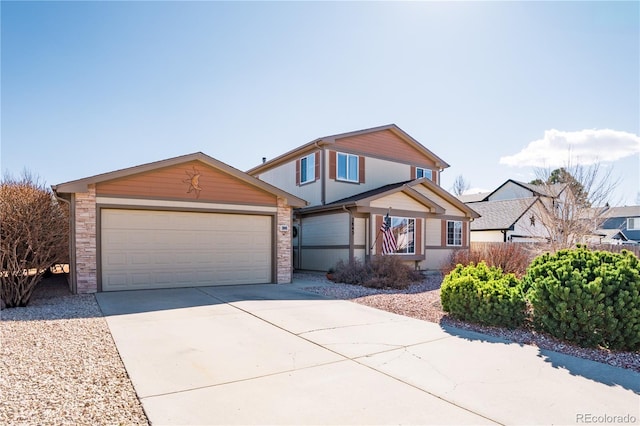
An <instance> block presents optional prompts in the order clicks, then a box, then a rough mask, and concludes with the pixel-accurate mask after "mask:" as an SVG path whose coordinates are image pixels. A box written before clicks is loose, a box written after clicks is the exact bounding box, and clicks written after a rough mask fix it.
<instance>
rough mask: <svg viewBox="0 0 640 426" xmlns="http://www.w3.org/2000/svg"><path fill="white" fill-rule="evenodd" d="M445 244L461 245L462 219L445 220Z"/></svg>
mask: <svg viewBox="0 0 640 426" xmlns="http://www.w3.org/2000/svg"><path fill="white" fill-rule="evenodd" d="M447 245H448V246H461V245H462V221H459V220H448V221H447Z"/></svg>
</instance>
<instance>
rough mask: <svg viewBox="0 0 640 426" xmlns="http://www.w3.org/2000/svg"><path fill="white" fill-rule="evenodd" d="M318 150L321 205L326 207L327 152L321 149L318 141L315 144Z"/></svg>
mask: <svg viewBox="0 0 640 426" xmlns="http://www.w3.org/2000/svg"><path fill="white" fill-rule="evenodd" d="M313 144H314V145H315V146H316V148H318V149H319V150H320V204H322V205H323V206H324V204H325V200H326V195H327V194H326V192H327V189H326V183H325V179H324V178H325V174H326V173H325V170H324V165H325V150H324V149H323V148H321V147H320V144H318V141H315V142H314V143H313Z"/></svg>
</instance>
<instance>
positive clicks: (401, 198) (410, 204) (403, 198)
mask: <svg viewBox="0 0 640 426" xmlns="http://www.w3.org/2000/svg"><path fill="white" fill-rule="evenodd" d="M371 207H378V208H383V209H387V208H389V207H392V208H393V209H392V210H391V215H392V216H393V210H411V211H417V212H425V211H427V210H428V208H427V207H425V206H423V205H422V204H420V203H419V202H417V201H416V200H414V199H413V198H411V197H409V196H408V195H406V194H403V193H401V192H396V193H395V194H391V195H387V196H386V197H382V198H378V199H377V200H373V201H372V202H371Z"/></svg>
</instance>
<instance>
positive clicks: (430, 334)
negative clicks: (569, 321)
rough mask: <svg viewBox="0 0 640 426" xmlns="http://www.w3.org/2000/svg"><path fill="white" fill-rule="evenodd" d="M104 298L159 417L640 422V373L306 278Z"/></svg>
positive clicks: (159, 420) (134, 374)
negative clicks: (323, 290) (334, 293)
mask: <svg viewBox="0 0 640 426" xmlns="http://www.w3.org/2000/svg"><path fill="white" fill-rule="evenodd" d="M96 297H97V299H98V303H99V304H100V307H101V309H102V311H103V313H104V314H105V316H106V320H107V323H108V324H109V328H110V329H111V333H112V335H113V338H114V340H115V342H116V345H117V347H118V350H119V352H120V355H121V357H122V360H123V361H124V364H125V367H126V369H127V371H128V373H129V375H130V377H131V380H132V381H133V385H134V387H135V389H136V391H137V393H138V396H139V397H140V400H141V401H142V404H143V406H144V409H145V411H146V413H147V416H148V418H149V420H150V421H151V422H152V423H153V424H155V425H161V424H246V425H263V424H296V425H311V424H313V425H329V424H335V425H373V424H425V425H428V424H438V425H440V424H460V425H461V424H474V425H475V424H493V423H497V424H545V425H550V424H562V425H570V424H582V423H592V424H593V423H601V424H603V423H619V424H622V423H625V421H620V419H623V418H626V419H628V420H626V424H638V423H639V422H640V396H639V395H640V374H638V373H634V372H632V371H629V370H624V369H620V368H615V367H611V366H607V365H604V364H600V363H596V362H591V361H586V360H582V359H578V358H574V357H570V356H566V355H562V354H558V353H555V352H551V351H544V350H540V349H538V348H536V347H533V346H526V345H519V344H515V343H509V342H506V341H502V340H499V339H495V338H492V337H488V336H486V335H482V334H477V333H472V332H467V331H462V330H459V329H454V328H442V327H441V326H440V325H438V324H434V323H429V322H425V321H419V320H415V319H412V318H408V317H403V316H399V315H395V314H391V313H388V312H384V311H380V310H377V309H373V308H369V307H366V306H362V305H359V304H356V303H352V302H348V301H338V300H330V299H326V298H323V297H321V296H318V295H316V294H311V293H308V292H305V291H303V290H300V289H299V288H298V287H297V286H296V285H253V286H234V287H206V288H187V289H171V290H148V291H128V292H116V293H100V294H97V295H96ZM603 416H604V417H603ZM607 416H608V417H607ZM617 416H620V417H619V418H618V417H617ZM625 416H626V417H625Z"/></svg>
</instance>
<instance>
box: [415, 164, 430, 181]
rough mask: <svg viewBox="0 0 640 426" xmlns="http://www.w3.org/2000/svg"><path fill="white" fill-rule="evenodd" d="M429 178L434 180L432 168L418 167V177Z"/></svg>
mask: <svg viewBox="0 0 640 426" xmlns="http://www.w3.org/2000/svg"><path fill="white" fill-rule="evenodd" d="M420 178H427V179H429V180H431V181H432V180H433V172H432V171H431V169H424V168H422V167H416V179H420Z"/></svg>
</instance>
